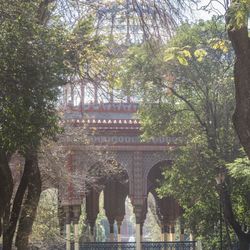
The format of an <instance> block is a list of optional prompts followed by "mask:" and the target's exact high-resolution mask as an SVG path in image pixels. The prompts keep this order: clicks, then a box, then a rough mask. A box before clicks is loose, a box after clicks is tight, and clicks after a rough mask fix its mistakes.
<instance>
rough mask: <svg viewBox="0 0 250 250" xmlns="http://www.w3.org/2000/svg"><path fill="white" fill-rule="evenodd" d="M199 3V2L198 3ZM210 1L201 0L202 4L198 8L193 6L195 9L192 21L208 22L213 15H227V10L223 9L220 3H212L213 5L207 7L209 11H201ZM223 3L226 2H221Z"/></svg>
mask: <svg viewBox="0 0 250 250" xmlns="http://www.w3.org/2000/svg"><path fill="white" fill-rule="evenodd" d="M197 2H198V1H197ZM209 2H210V0H201V1H200V3H199V4H198V5H197V6H195V5H194V6H193V8H194V9H195V10H194V11H193V13H192V19H204V20H208V19H210V18H211V17H212V16H213V15H216V14H220V15H224V14H225V9H224V8H223V6H222V4H219V3H218V1H214V2H213V1H212V4H211V5H209V7H207V10H206V11H204V10H201V9H202V7H204V6H206V5H207V4H208V3H209ZM220 2H221V3H223V2H224V1H223V0H221V1H220Z"/></svg>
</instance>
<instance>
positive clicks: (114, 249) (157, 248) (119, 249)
mask: <svg viewBox="0 0 250 250" xmlns="http://www.w3.org/2000/svg"><path fill="white" fill-rule="evenodd" d="M72 249H73V248H72ZM105 249H106V250H127V249H131V250H135V249H136V243H135V242H121V243H117V242H90V243H84V244H80V250H105ZM142 250H195V241H182V242H180V241H176V242H142Z"/></svg>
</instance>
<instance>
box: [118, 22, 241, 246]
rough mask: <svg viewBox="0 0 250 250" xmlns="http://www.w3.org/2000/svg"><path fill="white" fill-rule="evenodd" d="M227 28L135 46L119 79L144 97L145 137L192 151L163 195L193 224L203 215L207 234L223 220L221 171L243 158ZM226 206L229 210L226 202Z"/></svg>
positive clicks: (182, 157) (180, 33) (195, 30)
mask: <svg viewBox="0 0 250 250" xmlns="http://www.w3.org/2000/svg"><path fill="white" fill-rule="evenodd" d="M222 30H223V23H221V22H217V21H216V20H212V21H209V22H200V23H199V24H195V25H192V27H191V28H190V27H189V25H183V26H182V27H180V28H179V29H178V30H177V33H176V36H175V37H173V39H172V40H171V41H170V42H169V44H168V46H167V48H166V46H164V45H162V46H161V45H159V44H158V43H157V42H155V41H153V42H152V41H151V43H150V45H147V44H146V45H145V44H143V45H141V46H136V47H135V48H132V49H131V50H130V52H129V54H128V59H127V60H125V63H124V65H123V66H122V69H124V71H122V73H121V76H120V78H121V79H122V81H123V82H125V83H130V87H131V84H132V87H134V88H135V89H136V91H138V92H139V93H141V94H140V96H141V98H142V100H143V101H144V104H143V106H142V111H141V118H142V125H143V127H144V129H145V133H144V136H145V137H146V138H148V137H152V136H154V135H156V134H157V135H159V134H160V135H167V136H169V135H174V136H177V137H181V138H182V139H183V140H184V143H185V145H186V146H184V147H181V148H180V152H179V154H178V155H179V156H178V157H177V160H176V162H175V163H174V165H173V167H172V168H171V170H169V173H168V171H167V172H166V182H164V185H165V188H164V185H163V188H162V191H163V193H164V191H165V192H166V191H167V190H168V192H171V190H172V193H168V195H170V194H172V195H174V196H176V198H177V199H178V198H179V199H180V202H181V204H182V205H183V206H184V208H185V211H186V214H187V215H188V217H189V219H190V220H189V222H190V223H191V222H192V220H193V222H192V223H191V224H194V222H195V223H197V216H194V214H196V215H197V214H199V215H200V218H199V219H200V221H199V223H197V226H194V225H193V226H192V228H193V229H195V231H196V232H199V233H201V234H203V235H204V236H208V235H209V234H208V232H211V228H213V227H214V225H215V223H216V221H218V220H217V219H218V214H217V212H216V211H217V208H218V207H217V204H218V202H216V201H217V199H218V198H216V196H217V195H216V189H215V180H214V177H215V175H216V172H217V171H218V168H220V167H222V166H223V167H224V168H225V164H226V163H227V162H231V161H233V160H234V159H235V157H237V155H238V152H239V151H238V149H239V144H238V143H237V139H236V137H235V134H234V131H233V128H232V126H231V123H230V120H231V119H230V118H231V115H232V112H233V109H234V96H233V82H232V76H233V72H232V61H233V60H232V59H233V53H232V50H231V49H230V46H229V43H228V41H227V40H226V38H225V34H223V33H222ZM133 91H135V90H133ZM190 156H192V157H190ZM191 180H192V181H191ZM168 181H169V182H168ZM176 183H179V185H178V186H176ZM171 184H172V185H171ZM170 187H171V188H170ZM185 190H189V192H185ZM165 194H166V193H165ZM205 194H206V195H205ZM194 204H195V205H194ZM224 208H225V211H226V210H227V211H229V210H230V206H228V207H227V206H226V204H224ZM211 213H212V214H214V216H212V217H211ZM230 216H231V217H232V218H234V219H235V218H236V217H237V216H236V217H235V215H234V214H233V213H231V215H230ZM216 218H217V219H216ZM194 219H196V220H194ZM205 221H206V223H204V222H205ZM227 222H228V223H230V219H229V218H227ZM198 228H199V229H198ZM209 237H211V235H210V236H209ZM207 240H208V237H207ZM210 247H211V246H210ZM242 249H243V248H242Z"/></svg>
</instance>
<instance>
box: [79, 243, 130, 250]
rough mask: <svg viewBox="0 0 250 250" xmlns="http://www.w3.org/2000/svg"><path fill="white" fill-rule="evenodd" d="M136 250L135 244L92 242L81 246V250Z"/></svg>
mask: <svg viewBox="0 0 250 250" xmlns="http://www.w3.org/2000/svg"><path fill="white" fill-rule="evenodd" d="M90 249H91V250H101V249H102V250H127V249H128V250H129V249H131V250H135V242H122V243H117V242H90V243H84V244H81V245H80V250H90Z"/></svg>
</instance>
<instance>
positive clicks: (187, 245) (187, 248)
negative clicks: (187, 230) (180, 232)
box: [142, 241, 195, 250]
mask: <svg viewBox="0 0 250 250" xmlns="http://www.w3.org/2000/svg"><path fill="white" fill-rule="evenodd" d="M142 249H143V250H195V241H176V242H161V241H159V242H142Z"/></svg>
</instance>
